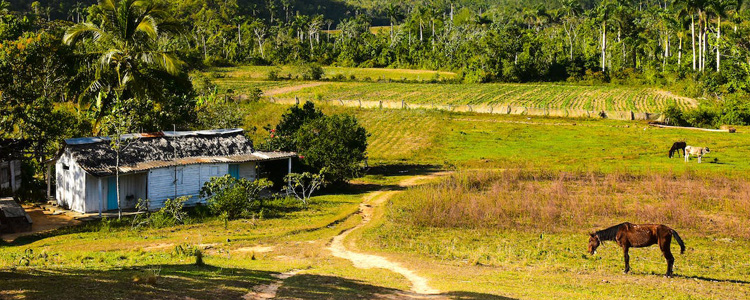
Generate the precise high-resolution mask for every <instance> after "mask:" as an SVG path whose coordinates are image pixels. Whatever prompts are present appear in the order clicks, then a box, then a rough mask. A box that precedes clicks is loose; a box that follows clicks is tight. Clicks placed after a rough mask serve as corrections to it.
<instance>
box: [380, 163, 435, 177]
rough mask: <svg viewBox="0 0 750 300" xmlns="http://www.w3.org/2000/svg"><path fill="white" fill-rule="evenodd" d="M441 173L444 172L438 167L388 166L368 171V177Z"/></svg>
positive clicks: (415, 165)
mask: <svg viewBox="0 0 750 300" xmlns="http://www.w3.org/2000/svg"><path fill="white" fill-rule="evenodd" d="M439 171H443V169H442V167H441V166H438V165H421V164H388V165H380V166H374V167H370V168H369V169H368V170H367V175H383V176H414V175H428V174H432V173H435V172H439Z"/></svg>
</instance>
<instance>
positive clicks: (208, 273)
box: [0, 265, 275, 299]
mask: <svg viewBox="0 0 750 300" xmlns="http://www.w3.org/2000/svg"><path fill="white" fill-rule="evenodd" d="M272 274H273V273H271V272H265V271H254V270H245V269H232V268H219V267H214V266H208V265H205V266H196V265H161V266H156V265H154V266H142V267H133V268H127V269H121V270H107V271H97V270H86V269H49V270H40V269H31V270H19V271H11V272H8V271H0V290H4V291H7V293H10V295H11V296H12V297H13V296H15V297H19V298H24V299H186V298H196V299H227V298H231V299H241V298H242V296H244V295H245V294H246V293H247V291H251V290H252V288H253V287H255V286H257V285H261V284H268V283H270V282H273V281H274V280H275V279H274V278H273V277H272V276H271V275H272Z"/></svg>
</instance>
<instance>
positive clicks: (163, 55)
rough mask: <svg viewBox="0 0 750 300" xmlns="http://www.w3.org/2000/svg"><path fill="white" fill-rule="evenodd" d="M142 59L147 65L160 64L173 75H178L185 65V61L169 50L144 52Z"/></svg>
mask: <svg viewBox="0 0 750 300" xmlns="http://www.w3.org/2000/svg"><path fill="white" fill-rule="evenodd" d="M140 60H141V61H142V62H143V63H145V64H147V65H156V66H159V67H160V68H161V69H162V70H164V71H166V72H167V73H169V74H171V75H177V74H179V73H180V70H181V69H182V67H183V66H184V65H185V62H183V61H182V60H180V59H179V58H177V57H176V56H174V55H173V54H172V53H169V52H161V51H157V52H143V53H142V54H141V56H140Z"/></svg>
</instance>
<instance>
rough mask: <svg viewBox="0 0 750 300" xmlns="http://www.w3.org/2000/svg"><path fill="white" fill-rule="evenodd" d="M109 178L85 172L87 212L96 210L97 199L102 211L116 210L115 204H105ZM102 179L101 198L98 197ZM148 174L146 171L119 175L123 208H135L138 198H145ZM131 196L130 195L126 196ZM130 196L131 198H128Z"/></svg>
mask: <svg viewBox="0 0 750 300" xmlns="http://www.w3.org/2000/svg"><path fill="white" fill-rule="evenodd" d="M109 178H113V179H112V180H114V178H115V176H110V177H101V178H100V177H96V176H93V175H90V174H86V208H87V209H88V211H87V212H98V211H99V201H103V202H102V203H101V206H102V211H107V210H116V209H117V206H114V207H108V206H107V195H108V194H109ZM100 179H101V180H102V184H101V187H102V192H101V196H102V197H101V198H99V195H100V193H99V180H100ZM147 179H148V175H147V174H146V173H138V174H127V175H120V205H121V206H122V208H123V209H130V208H135V205H136V204H138V199H146V198H147V195H146V186H147V185H146V183H147ZM128 196H132V197H128ZM128 198H132V199H128Z"/></svg>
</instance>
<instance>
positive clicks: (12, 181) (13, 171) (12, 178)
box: [8, 160, 16, 192]
mask: <svg viewBox="0 0 750 300" xmlns="http://www.w3.org/2000/svg"><path fill="white" fill-rule="evenodd" d="M14 162H15V160H11V161H10V162H8V167H10V191H11V192H15V191H16V168H15V164H14Z"/></svg>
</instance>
